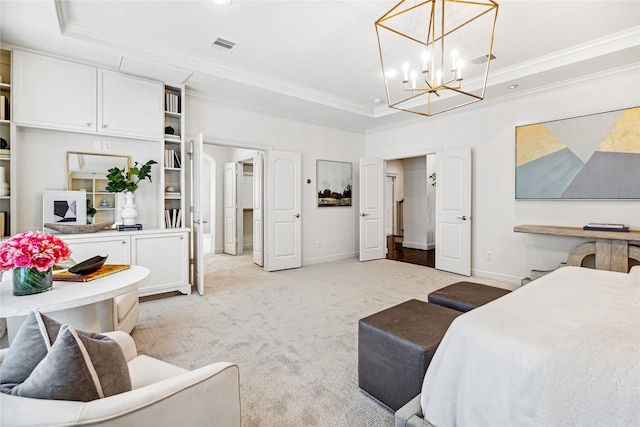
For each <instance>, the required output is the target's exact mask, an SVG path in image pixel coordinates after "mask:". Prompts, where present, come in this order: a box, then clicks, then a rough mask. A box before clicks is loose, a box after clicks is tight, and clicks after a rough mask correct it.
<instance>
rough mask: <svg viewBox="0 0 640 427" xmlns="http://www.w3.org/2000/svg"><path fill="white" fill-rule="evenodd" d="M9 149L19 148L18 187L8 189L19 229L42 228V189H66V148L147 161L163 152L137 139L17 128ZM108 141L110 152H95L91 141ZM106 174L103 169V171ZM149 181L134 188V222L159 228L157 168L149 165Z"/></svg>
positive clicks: (154, 145)
mask: <svg viewBox="0 0 640 427" xmlns="http://www.w3.org/2000/svg"><path fill="white" fill-rule="evenodd" d="M16 140H17V141H20V143H19V144H14V146H13V147H12V149H15V150H18V155H17V156H16V158H17V159H18V161H17V165H16V167H17V170H18V173H19V175H20V179H19V180H18V183H17V188H12V189H11V192H12V194H13V195H14V197H16V203H17V212H18V223H17V227H18V230H17V231H18V232H20V231H27V230H37V229H42V192H43V190H66V189H67V175H66V173H67V172H66V171H67V151H79V152H86V153H95V154H118V155H126V156H130V157H131V165H133V163H134V162H135V161H137V162H138V163H146V162H147V160H155V161H157V162H160V155H161V153H162V152H163V151H162V148H161V146H160V142H159V141H158V142H153V141H140V140H131V139H124V138H115V137H106V136H104V135H84V134H79V133H73V132H59V131H51V130H44V129H31V128H24V127H20V128H18V130H17V135H16ZM106 140H108V141H111V151H109V152H106V151H97V150H95V149H94V148H93V147H94V141H106ZM105 175H106V171H105ZM151 179H152V182H149V181H148V180H144V181H142V182H141V183H140V188H139V189H138V191H136V193H135V194H136V199H135V204H136V208H137V210H138V218H137V222H139V223H140V224H142V225H143V226H144V227H145V228H159V227H160V225H161V223H160V202H161V200H162V198H161V197H162V193H163V192H162V190H161V188H160V181H161V180H160V167H159V165H153V166H152V168H151Z"/></svg>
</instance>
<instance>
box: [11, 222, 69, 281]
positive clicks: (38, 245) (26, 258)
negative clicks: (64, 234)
mask: <svg viewBox="0 0 640 427" xmlns="http://www.w3.org/2000/svg"><path fill="white" fill-rule="evenodd" d="M70 255H71V251H70V250H69V247H68V246H67V244H66V243H65V242H64V241H62V240H61V239H59V238H58V237H56V236H54V235H51V234H47V233H43V232H41V231H27V232H25V233H20V234H17V235H15V236H13V237H12V238H10V239H9V240H5V241H3V242H2V243H1V244H0V271H7V270H11V269H13V268H20V267H26V268H35V269H37V270H38V271H46V270H48V269H49V268H51V267H53V265H54V264H57V263H59V262H62V261H64V260H66V259H68V258H69V256H70Z"/></svg>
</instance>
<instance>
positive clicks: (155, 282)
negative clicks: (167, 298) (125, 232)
mask: <svg viewBox="0 0 640 427" xmlns="http://www.w3.org/2000/svg"><path fill="white" fill-rule="evenodd" d="M188 241H189V239H188V234H187V232H178V233H171V234H168V233H163V234H147V235H140V236H131V245H132V258H133V259H132V262H133V264H137V265H142V266H145V267H147V268H148V269H149V270H151V274H150V275H149V279H148V280H147V281H146V282H145V283H144V284H143V285H142V286H141V287H140V289H139V292H140V296H144V295H151V294H156V293H161V292H167V291H170V290H179V291H180V292H182V293H190V291H191V285H190V284H189V275H188V266H189V246H188Z"/></svg>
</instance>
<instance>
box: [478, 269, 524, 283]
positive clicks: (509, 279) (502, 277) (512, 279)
mask: <svg viewBox="0 0 640 427" xmlns="http://www.w3.org/2000/svg"><path fill="white" fill-rule="evenodd" d="M471 276H472V277H473V276H475V277H483V278H485V279H493V280H497V281H499V282H504V283H509V284H511V285H518V286H520V283H521V282H520V280H521V279H522V277H517V276H510V275H507V274H500V273H493V272H491V271H483V270H475V269H472V270H471Z"/></svg>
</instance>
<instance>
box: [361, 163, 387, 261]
mask: <svg viewBox="0 0 640 427" xmlns="http://www.w3.org/2000/svg"><path fill="white" fill-rule="evenodd" d="M383 192H384V161H383V160H380V159H360V261H370V260H373V259H380V258H384V257H385V248H386V244H385V235H384V205H383V199H384V197H383Z"/></svg>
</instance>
